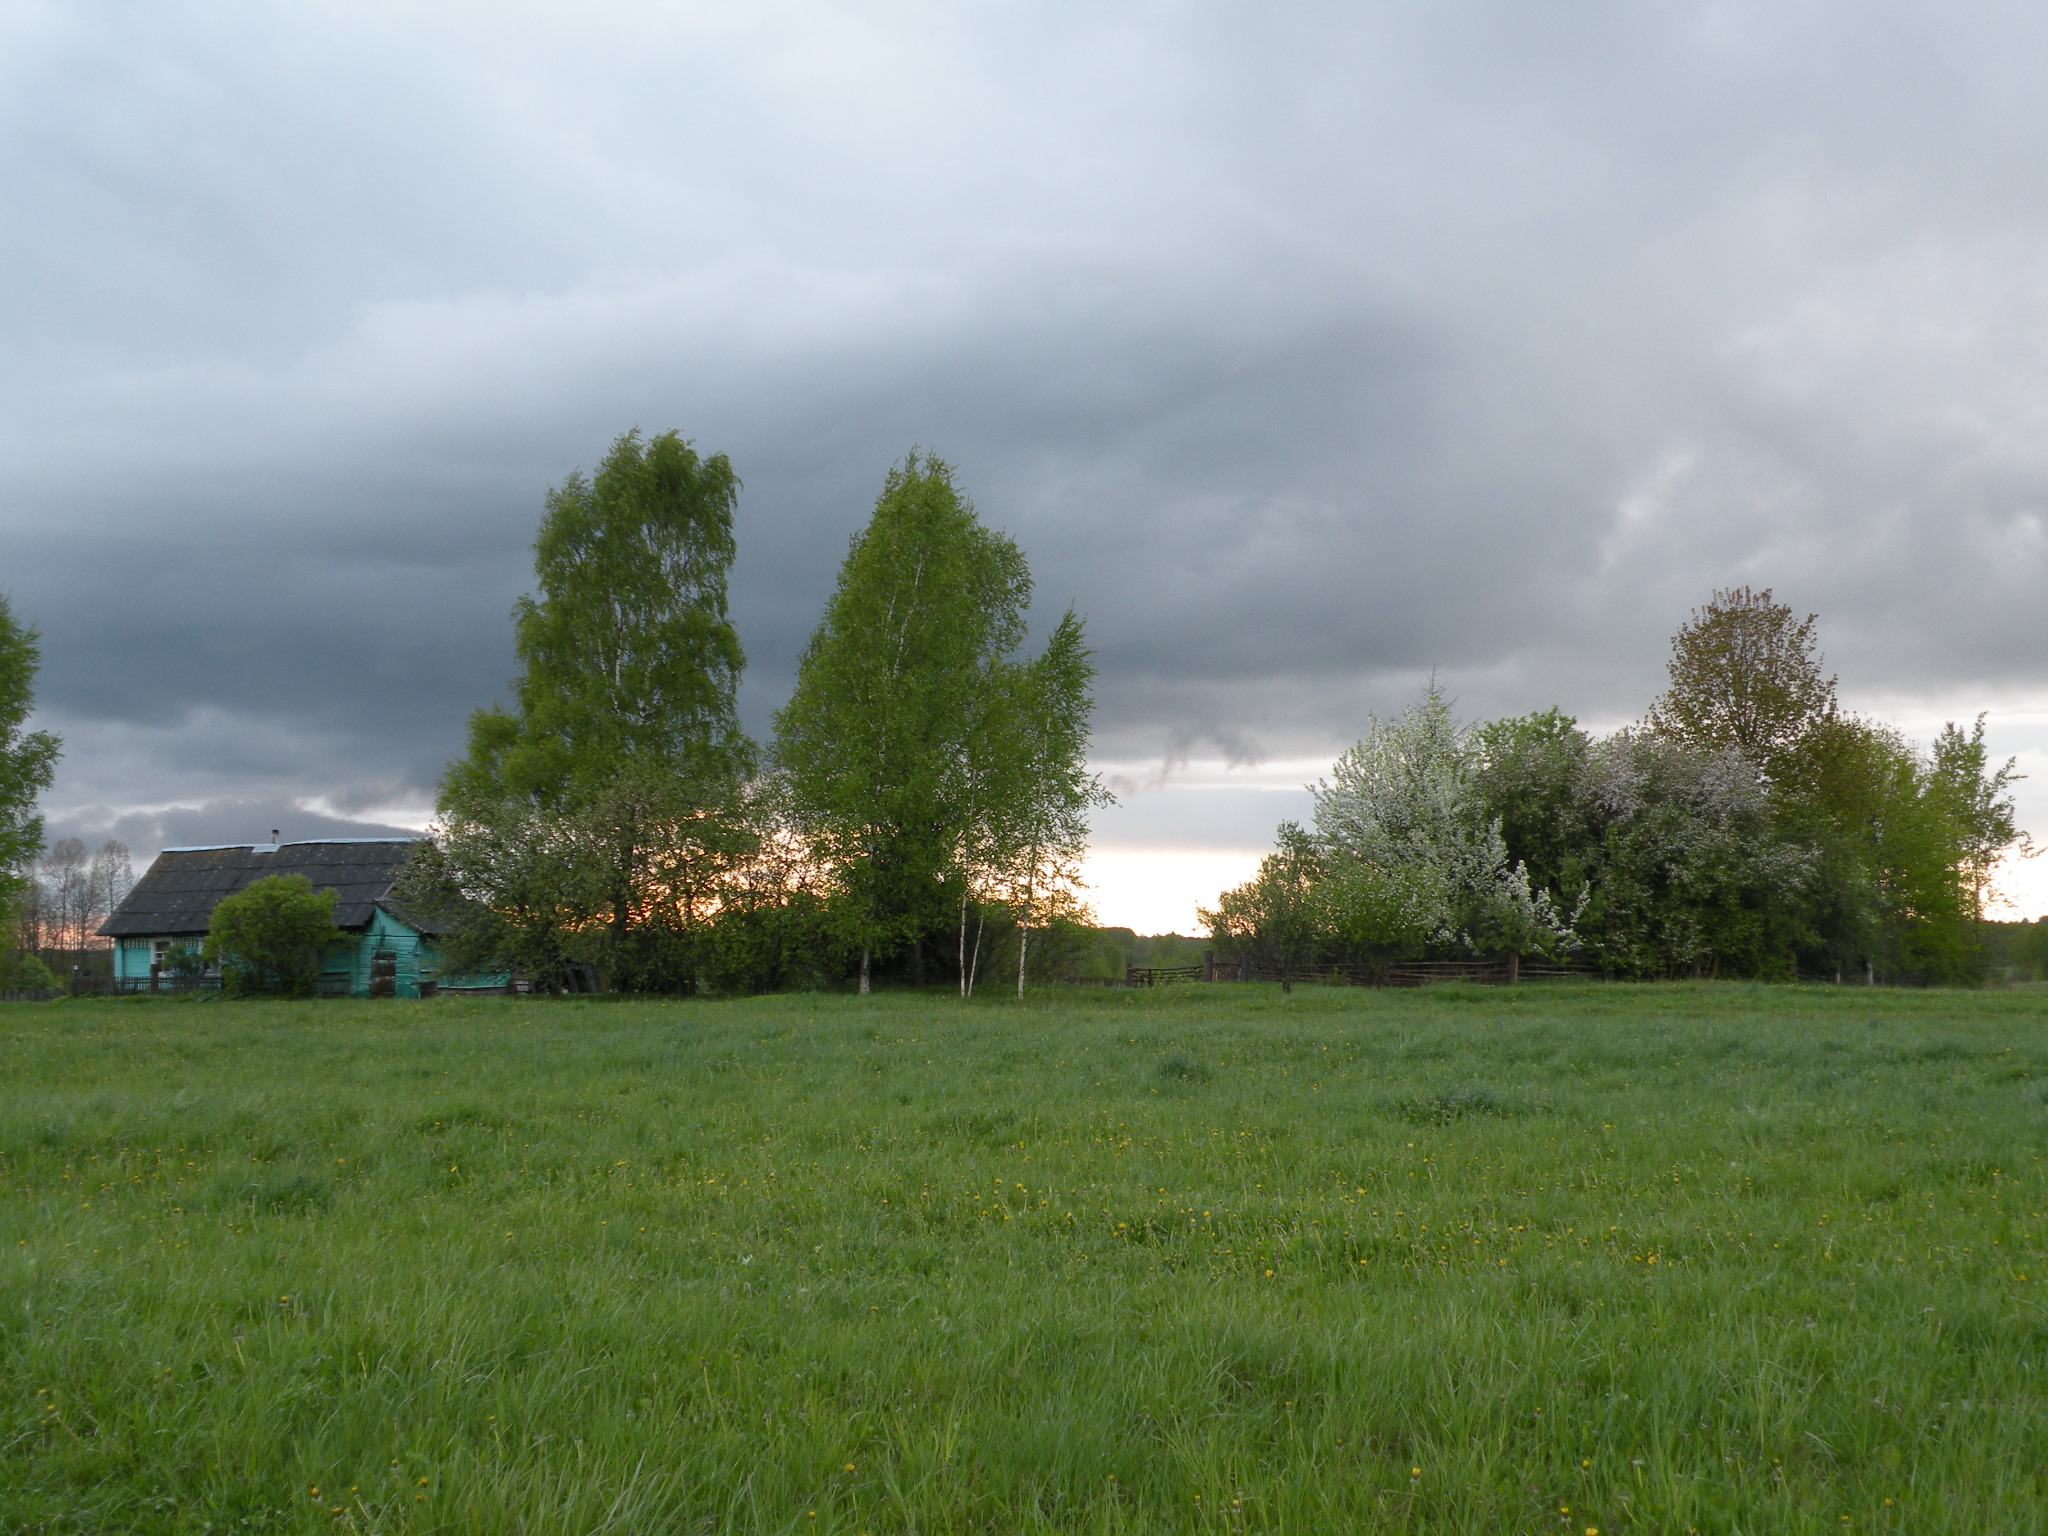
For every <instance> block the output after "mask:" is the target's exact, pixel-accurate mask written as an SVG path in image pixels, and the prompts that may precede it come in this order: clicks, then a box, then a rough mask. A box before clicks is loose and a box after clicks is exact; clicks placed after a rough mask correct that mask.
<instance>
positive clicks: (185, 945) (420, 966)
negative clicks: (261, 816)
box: [100, 834, 505, 997]
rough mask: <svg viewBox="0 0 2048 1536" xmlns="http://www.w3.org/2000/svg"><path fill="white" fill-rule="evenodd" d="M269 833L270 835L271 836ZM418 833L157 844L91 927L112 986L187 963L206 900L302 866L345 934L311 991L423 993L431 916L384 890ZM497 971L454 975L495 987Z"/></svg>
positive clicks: (430, 979)
mask: <svg viewBox="0 0 2048 1536" xmlns="http://www.w3.org/2000/svg"><path fill="white" fill-rule="evenodd" d="M274 835H275V834H273V836H274ZM418 842H419V839H417V838H330V839H327V840H325V841H321V842H310V843H241V844H235V845H232V846H228V847H221V848H166V849H165V850H164V851H163V852H162V853H160V854H158V855H157V856H156V861H155V862H154V863H152V864H151V865H150V866H149V870H148V872H147V873H146V874H144V875H143V877H142V878H141V879H140V880H138V881H136V882H135V888H134V889H133V890H131V891H130V892H129V893H128V896H127V899H126V900H124V901H123V902H122V903H121V905H120V906H119V907H117V908H116V909H115V910H114V913H113V915H112V916H111V917H109V918H108V919H107V920H106V922H105V923H104V924H103V925H102V926H101V928H100V933H101V934H102V935H103V936H105V937H107V938H110V939H112V940H113V941H114V986H115V988H116V989H117V990H120V991H131V992H134V991H150V990H153V989H154V988H155V987H157V986H160V985H169V984H170V983H169V980H168V978H172V977H174V976H177V975H179V974H189V973H192V972H193V971H194V970H195V969H196V962H197V956H198V951H199V947H200V945H201V944H203V943H204V942H205V940H206V930H207V925H208V924H209V923H210V922H211V921H212V919H213V909H214V905H215V903H217V902H219V901H220V899H221V898H222V897H224V896H232V895H234V894H235V893H236V892H237V891H239V890H242V889H243V888H244V887H246V886H248V885H249V884H251V883H252V882H254V881H257V880H261V879H263V878H265V877H266V876H269V875H304V876H305V877H306V879H307V880H308V881H310V882H311V883H312V885H313V888H314V889H315V890H320V891H333V892H334V894H335V902H334V921H335V923H336V924H337V925H338V926H339V927H341V928H342V929H343V930H344V931H345V932H347V933H348V934H349V935H350V936H351V937H352V939H353V942H352V943H350V944H349V945H347V946H345V947H342V948H338V949H336V950H335V951H333V952H332V953H330V954H329V955H328V956H327V958H326V960H325V962H324V963H323V966H322V969H321V976H320V990H321V991H322V992H323V993H327V994H330V995H334V996H342V995H348V996H354V997H370V996H387V997H423V996H432V995H433V994H434V992H435V991H437V990H438V989H439V987H440V986H441V985H442V984H444V981H446V982H453V981H454V980H455V978H443V977H442V976H441V974H440V961H439V956H438V955H437V953H436V951H435V945H434V940H435V939H436V937H438V934H437V932H436V930H435V929H434V928H433V927H432V925H430V924H428V923H427V922H425V921H424V920H422V919H421V918H420V917H419V916H418V915H417V914H413V913H408V912H407V911H406V909H405V908H404V907H403V905H402V904H400V903H397V902H395V901H394V900H393V899H392V895H391V888H392V886H393V885H394V884H395V883H396V882H397V879H398V875H399V871H400V870H402V869H404V867H405V864H406V861H407V860H408V859H410V858H411V857H412V853H413V849H414V848H415V847H416V846H417V845H418ZM504 980H505V978H503V977H494V978H483V977H477V978H470V977H464V978H461V981H462V982H464V983H467V984H469V985H471V986H476V985H478V984H482V985H485V986H489V985H492V984H493V983H495V984H496V985H499V986H502V985H503V984H504Z"/></svg>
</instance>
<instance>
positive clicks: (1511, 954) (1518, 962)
mask: <svg viewBox="0 0 2048 1536" xmlns="http://www.w3.org/2000/svg"><path fill="white" fill-rule="evenodd" d="M1521 979H1522V952H1521V951H1520V950H1519V949H1511V950H1509V951H1508V985H1509V986H1511V987H1512V986H1513V985H1514V984H1515V983H1516V982H1518V981H1520V980H1521Z"/></svg>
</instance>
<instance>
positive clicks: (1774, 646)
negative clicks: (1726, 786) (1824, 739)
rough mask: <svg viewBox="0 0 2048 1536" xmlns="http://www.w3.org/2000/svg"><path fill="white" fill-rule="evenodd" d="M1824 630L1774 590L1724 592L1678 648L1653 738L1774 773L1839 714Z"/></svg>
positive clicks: (1655, 709)
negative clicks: (1827, 670) (1727, 754)
mask: <svg viewBox="0 0 2048 1536" xmlns="http://www.w3.org/2000/svg"><path fill="white" fill-rule="evenodd" d="M1817 623H1818V618H1817V616H1816V615H1814V614H1808V615H1807V616H1806V617H1805V618H1804V619H1803V620H1800V619H1795V618H1793V616H1792V610H1791V608H1789V607H1788V606H1786V605H1785V604H1783V603H1778V602H1773V601H1772V599H1771V592H1770V589H1769V588H1768V587H1766V588H1765V589H1764V590H1763V591H1761V592H1752V591H1751V590H1750V589H1749V588H1748V587H1731V588H1728V589H1726V590H1723V591H1720V592H1716V593H1715V594H1714V595H1713V598H1712V600H1711V601H1709V602H1708V603H1707V605H1706V606H1705V607H1704V608H1699V609H1695V610H1694V612H1693V616H1692V618H1691V620H1689V621H1688V622H1687V623H1686V624H1685V625H1684V626H1683V627H1681V628H1680V630H1679V631H1678V633H1677V635H1676V636H1674V637H1673V639H1672V641H1671V662H1670V676H1671V684H1670V687H1669V688H1668V689H1667V690H1666V691H1665V693H1664V695H1663V696H1662V697H1661V698H1659V699H1658V700H1657V702H1656V703H1655V704H1654V705H1652V706H1651V708H1650V718H1649V725H1650V728H1651V729H1652V730H1654V731H1656V732H1657V733H1658V734H1659V735H1663V736H1668V737H1670V738H1671V739H1672V740H1674V741H1678V742H1682V743H1683V744H1684V745H1686V746H1689V747H1697V748H1700V749H1703V750H1706V751H1734V752H1739V753H1741V754H1742V755H1743V757H1744V758H1746V759H1747V760H1748V761H1749V762H1751V763H1754V764H1756V765H1758V766H1759V767H1761V768H1762V769H1763V770H1764V771H1765V772H1766V773H1769V772H1771V771H1772V770H1774V769H1775V768H1776V767H1777V765H1778V762H1779V760H1780V759H1781V758H1783V757H1784V756H1785V755H1786V754H1787V753H1790V752H1792V751H1793V750H1795V749H1796V748H1797V747H1798V745H1799V743H1800V742H1801V741H1802V740H1803V739H1804V738H1805V737H1806V735H1807V734H1808V732H1810V731H1812V730H1813V729H1814V728H1815V727H1816V726H1818V725H1819V724H1821V723H1822V722H1823V721H1825V720H1827V719H1828V717H1829V716H1831V715H1832V714H1833V713H1834V711H1835V680H1834V679H1833V678H1832V677H1823V676H1822V675H1821V669H1820V657H1819V644H1820V641H1819V637H1818V635H1817V633H1816V631H1815V625H1816V624H1817Z"/></svg>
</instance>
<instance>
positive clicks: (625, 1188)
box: [0, 986, 2048, 1536]
mask: <svg viewBox="0 0 2048 1536" xmlns="http://www.w3.org/2000/svg"><path fill="white" fill-rule="evenodd" d="M2044 1021H2048V998H2044V997H2043V996H2042V995H2041V994H2027V993H2022V992H2009V993H1990V994H1980V995H1963V994H1952V993H1918V994H1914V993H1895V992H1870V991H1864V990H1860V989H1840V990H1837V989H1804V990H1794V989H1784V988H1776V989H1773V988H1749V987H1733V986H1698V987H1682V986H1681V987H1641V988H1630V987H1600V988H1590V987H1589V988H1585V989H1551V988H1539V987H1524V988H1521V989H1517V990H1513V991H1510V990H1506V989H1499V990H1488V991H1467V990H1463V989H1455V988H1443V989H1433V990H1430V991H1426V992H1421V993H1378V994H1376V993H1369V992H1351V991H1319V990H1315V989H1306V988H1304V989H1297V990H1296V991H1295V992H1293V994H1292V995H1290V996H1284V997H1283V996H1282V995H1280V994H1279V993H1278V992H1277V991H1269V990H1265V989H1260V988H1251V987H1242V986H1228V987H1222V986H1219V987H1190V988H1185V989H1180V990H1166V991H1161V992H1155V993H1131V994H1124V993H1097V994H1085V995H1081V996H1061V995H1046V996H1043V997H1037V998H1034V999H1033V1000H1031V1001H1029V1002H1027V1003H1025V1004H1023V1005H1018V1004H1016V1003H1014V1002H1006V1001H998V1000H993V999H992V1000H990V1001H988V1002H987V1003H985V1004H984V1003H981V1002H977V1003H975V1004H973V1005H966V1006H963V1005H961V1004H960V1003H959V1002H958V1001H957V1000H954V999H951V998H939V997H930V998H926V997H906V996H886V995H883V996H876V997H873V998H869V999H858V998H850V997H819V998H796V997H784V998H771V999H761V1000H756V1001H748V1002H723V1003H712V1002H705V1003H675V1004H657V1003H649V1004H607V1003H602V1002H568V1001H564V1002H539V1001H534V1002H529V1001H525V1000H509V999H508V1000H494V1001H476V1002H467V1003H464V1002H453V1001H434V1002H427V1003H421V1004H407V1003H378V1004H368V1003H347V1002H323V1003H305V1004H277V1005H254V1004H243V1005H221V1004H218V1003H186V1002H175V1003H174V1002H153V1001H147V1000H138V1001H135V1002H128V1003H93V1004H87V1003H80V1004H70V1003H63V1004H54V1005H44V1006H33V1005H20V1006H13V1007H7V1008H4V1009H0V1068H4V1076H0V1440H4V1444H5V1452H4V1455H0V1528H4V1529H6V1530H9V1531H36V1532H41V1531H50V1532H57V1531H63V1532H86V1531H91V1532H114V1531H149V1532H155V1531H176V1532H188V1531H189V1532H201V1531H212V1532H225V1531H238V1532H239V1531H335V1530H345V1531H380V1532H417V1533H424V1532H429V1531H433V1532H458V1531H459V1532H477V1533H493V1536H499V1533H508V1532H523V1533H542V1532H549V1533H552V1532H565V1533H566V1532H576V1533H589V1532H613V1531H615V1532H665V1531H675V1532H698V1531H705V1532H712V1531H748V1532H755V1531H761V1532H768V1531H777V1532H814V1531H824V1532H844V1533H855V1532H868V1533H872V1536H880V1533H884V1532H907V1531H921V1532H942V1531H988V1532H1012V1531H1046V1532H1052V1531H1058V1532H1072V1531H1082V1532H1092V1531H1102V1532H1111V1531H1153V1530H1198V1531H1208V1530H1215V1531H1219V1532H1236V1531H1298V1532H1331V1531H1353V1530H1374V1531H1377V1530H1410V1531H1471V1532H1500V1531H1562V1532H1570V1533H1572V1536H1582V1533H1583V1532H1585V1531H1587V1530H1589V1529H1595V1530H1598V1531H1601V1532H1615V1531H1625V1530H1644V1531H1660V1532H1662V1531H1672V1532H1682V1531H1688V1530H1698V1531H1702V1532H1707V1531H1713V1532H1735V1531H1742V1532H1774V1533H1776V1532H1819V1531H1830V1532H1839V1531H1844V1530H1854V1531H1898V1532H1915V1533H1918V1532H1946V1531H1956V1532H1961V1531H1969V1532H1972V1533H1981V1532H1984V1531H1999V1532H2023V1531H2039V1530H2043V1529H2044V1528H2048V1488H2044V1470H2043V1469H2044V1465H2048V1418H2044V1409H2048V1396H2044V1382H2043V1371H2044V1368H2048V1315H2044V1306H2043V1302H2042V1301H2041V1299H2040V1297H2041V1294H2042V1291H2043V1288H2044V1285H2048V1256H2044V1254H2043V1252H2042V1240H2043V1222H2042V1216H2041V1212H2042V1211H2043V1210H2048V1204H2044V1201H2048V1189H2044V1168H2043V1162H2042V1156H2043V1150H2044V1147H2048V1105H2044V1102H2043V1098H2044V1091H2048V1035H2044V1032H2043V1024H2044Z"/></svg>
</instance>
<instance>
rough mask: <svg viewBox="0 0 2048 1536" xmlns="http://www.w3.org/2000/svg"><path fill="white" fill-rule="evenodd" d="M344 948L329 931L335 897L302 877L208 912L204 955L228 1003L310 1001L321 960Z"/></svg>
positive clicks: (261, 886)
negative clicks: (272, 999)
mask: <svg viewBox="0 0 2048 1536" xmlns="http://www.w3.org/2000/svg"><path fill="white" fill-rule="evenodd" d="M347 942H349V936H348V935H347V934H345V933H344V932H342V930H341V929H339V928H337V927H335V926H334V892H332V891H316V890H314V889H313V882H312V881H310V880H308V879H307V878H306V877H305V876H304V875H271V876H268V877H267V878H265V879H262V880H258V881H255V882H254V883H252V884H251V885H250V886H249V887H248V888H247V889H245V890H242V891H239V892H237V893H236V894H235V895H233V896H228V897H225V898H223V899H222V901H221V902H220V904H219V905H218V906H216V907H215V908H214V909H213V921H212V923H211V924H210V925H209V926H208V928H207V932H206V948H205V950H204V951H203V953H204V955H205V957H206V959H207V960H208V961H210V962H212V963H214V964H217V965H219V967H220V978H221V990H222V991H223V992H225V993H226V994H227V995H228V996H230V997H263V996H272V997H310V996H311V995H312V992H313V986H314V983H315V982H316V981H318V980H319V977H320V961H321V957H322V956H324V955H325V954H327V952H328V951H329V950H332V949H334V948H336V947H338V946H339V945H342V944H346V943H347Z"/></svg>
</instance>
